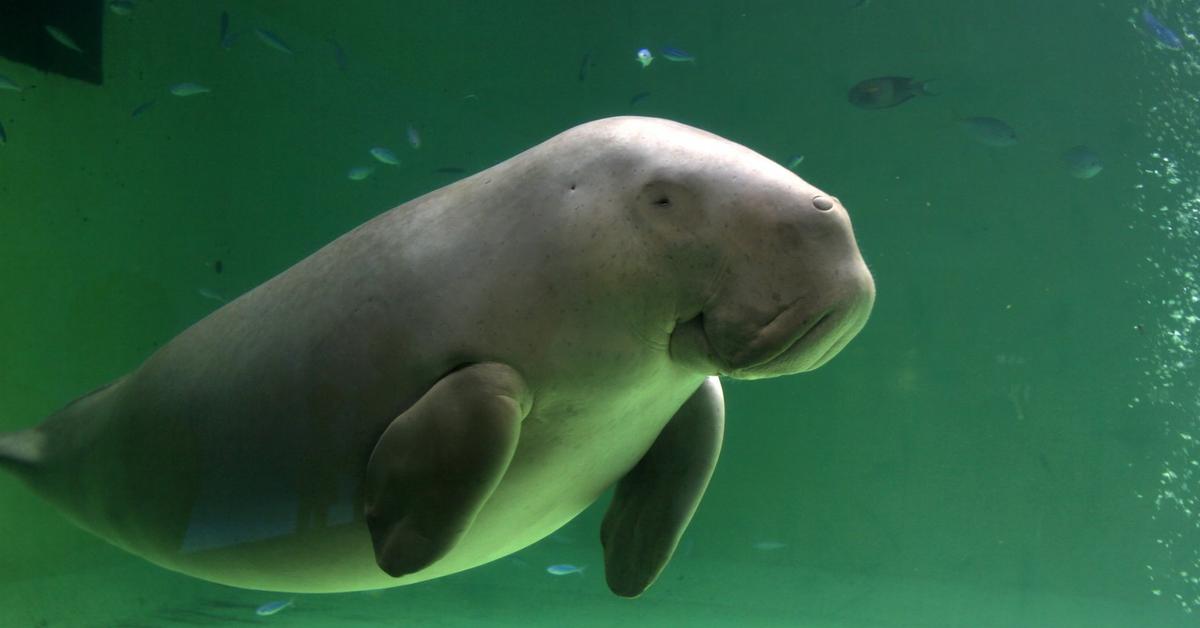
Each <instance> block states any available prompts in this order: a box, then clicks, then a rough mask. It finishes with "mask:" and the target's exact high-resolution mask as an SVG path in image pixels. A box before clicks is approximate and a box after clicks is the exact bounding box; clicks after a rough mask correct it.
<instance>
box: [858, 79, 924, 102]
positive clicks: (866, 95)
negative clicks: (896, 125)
mask: <svg viewBox="0 0 1200 628" xmlns="http://www.w3.org/2000/svg"><path fill="white" fill-rule="evenodd" d="M928 83H929V81H917V80H914V79H913V78H911V77H908V76H877V77H875V78H869V79H866V80H863V81H859V82H858V83H857V84H856V85H855V86H854V87H851V88H850V94H849V98H850V104H852V105H854V106H856V107H862V108H863V109H886V108H888V107H895V106H896V105H898V104H900V103H902V102H904V101H906V100H908V99H909V98H912V97H913V96H917V95H919V94H924V95H926V96H929V95H931V93H930V92H929V90H927V89H925V86H926V85H927V84H928Z"/></svg>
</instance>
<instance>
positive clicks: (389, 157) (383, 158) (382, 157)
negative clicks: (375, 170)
mask: <svg viewBox="0 0 1200 628" xmlns="http://www.w3.org/2000/svg"><path fill="white" fill-rule="evenodd" d="M370 153H371V156H372V157H374V158H375V159H377V160H378V161H380V162H382V163H385V164H387V165H389V166H399V165H400V158H399V157H396V153H393V152H392V151H391V149H388V148H384V147H382V146H376V147H375V148H372V149H371V150H370Z"/></svg>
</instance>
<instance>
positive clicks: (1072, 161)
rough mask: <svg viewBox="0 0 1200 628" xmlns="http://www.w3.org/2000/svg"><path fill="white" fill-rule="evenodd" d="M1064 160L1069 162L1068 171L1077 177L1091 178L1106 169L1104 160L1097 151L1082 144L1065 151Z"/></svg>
mask: <svg viewBox="0 0 1200 628" xmlns="http://www.w3.org/2000/svg"><path fill="white" fill-rule="evenodd" d="M1063 161H1064V162H1065V163H1066V164H1067V173H1069V174H1070V175H1071V176H1072V177H1075V178H1076V179H1090V178H1092V177H1094V176H1096V175H1098V174H1100V171H1101V170H1103V169H1104V162H1103V161H1101V160H1100V156H1099V155H1097V154H1096V151H1093V150H1092V149H1090V148H1088V147H1087V146H1082V145H1080V146H1074V147H1072V148H1070V149H1068V150H1067V152H1065V153H1063Z"/></svg>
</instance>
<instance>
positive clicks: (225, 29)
mask: <svg viewBox="0 0 1200 628" xmlns="http://www.w3.org/2000/svg"><path fill="white" fill-rule="evenodd" d="M233 40H234V35H233V33H231V32H230V31H229V12H228V11H221V47H222V48H224V49H225V50H229V49H230V48H232V47H233Z"/></svg>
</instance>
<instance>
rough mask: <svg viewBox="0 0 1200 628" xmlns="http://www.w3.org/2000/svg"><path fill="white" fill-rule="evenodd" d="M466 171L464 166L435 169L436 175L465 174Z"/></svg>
mask: <svg viewBox="0 0 1200 628" xmlns="http://www.w3.org/2000/svg"><path fill="white" fill-rule="evenodd" d="M466 171H467V169H466V168H463V167H462V166H442V167H441V168H435V169H434V173H436V174H463V173H464V172H466Z"/></svg>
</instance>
